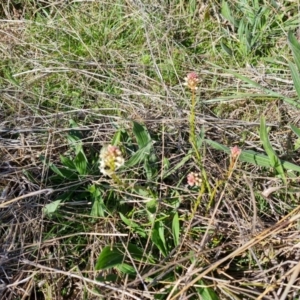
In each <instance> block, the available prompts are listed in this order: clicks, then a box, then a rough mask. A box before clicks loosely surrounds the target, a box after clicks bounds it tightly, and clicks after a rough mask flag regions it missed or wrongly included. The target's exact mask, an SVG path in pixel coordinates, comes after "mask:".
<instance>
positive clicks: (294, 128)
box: [290, 124, 300, 138]
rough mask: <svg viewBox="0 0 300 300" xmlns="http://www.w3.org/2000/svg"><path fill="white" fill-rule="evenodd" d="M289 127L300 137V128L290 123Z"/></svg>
mask: <svg viewBox="0 0 300 300" xmlns="http://www.w3.org/2000/svg"><path fill="white" fill-rule="evenodd" d="M290 127H291V129H292V130H293V132H294V133H295V134H296V135H297V136H298V138H300V129H299V128H298V127H296V126H295V125H292V124H291V125H290Z"/></svg>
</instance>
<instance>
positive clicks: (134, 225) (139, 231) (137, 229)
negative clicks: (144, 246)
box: [119, 213, 147, 238]
mask: <svg viewBox="0 0 300 300" xmlns="http://www.w3.org/2000/svg"><path fill="white" fill-rule="evenodd" d="M119 215H120V217H121V219H122V221H123V222H124V223H125V224H126V225H127V226H128V227H129V228H130V229H131V230H132V231H133V232H136V233H137V234H138V235H140V236H141V237H143V238H145V237H147V233H146V231H145V230H144V229H143V228H142V227H141V226H140V225H138V224H137V223H135V222H133V221H132V220H129V219H128V218H126V217H125V216H124V215H123V214H122V213H119Z"/></svg>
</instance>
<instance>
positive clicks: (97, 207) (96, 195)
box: [88, 184, 106, 217]
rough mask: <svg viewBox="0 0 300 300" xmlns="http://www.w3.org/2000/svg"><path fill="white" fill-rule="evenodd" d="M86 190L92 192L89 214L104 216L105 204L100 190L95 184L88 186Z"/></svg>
mask: <svg viewBox="0 0 300 300" xmlns="http://www.w3.org/2000/svg"><path fill="white" fill-rule="evenodd" d="M88 191H89V192H90V193H91V194H92V201H93V205H92V209H91V216H93V217H104V216H105V210H106V207H105V204H104V201H103V198H102V192H101V190H100V189H99V188H98V187H97V186H96V185H94V184H93V185H91V186H89V187H88Z"/></svg>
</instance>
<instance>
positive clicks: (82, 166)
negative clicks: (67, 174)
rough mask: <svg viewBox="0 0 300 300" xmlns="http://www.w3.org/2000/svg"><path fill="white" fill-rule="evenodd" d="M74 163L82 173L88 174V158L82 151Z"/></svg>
mask: <svg viewBox="0 0 300 300" xmlns="http://www.w3.org/2000/svg"><path fill="white" fill-rule="evenodd" d="M74 165H75V167H76V170H77V172H78V173H79V174H80V175H85V174H87V158H86V157H85V155H84V153H83V152H82V151H80V152H78V154H77V155H76V157H75V159H74Z"/></svg>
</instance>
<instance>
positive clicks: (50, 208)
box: [43, 200, 62, 217]
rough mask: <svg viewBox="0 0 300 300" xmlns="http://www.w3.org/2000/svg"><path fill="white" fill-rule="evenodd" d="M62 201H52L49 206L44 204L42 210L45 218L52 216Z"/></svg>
mask: <svg viewBox="0 0 300 300" xmlns="http://www.w3.org/2000/svg"><path fill="white" fill-rule="evenodd" d="M61 201H62V200H56V201H53V202H51V203H49V204H46V205H45V207H44V208H43V213H44V214H45V215H46V216H48V217H49V216H50V215H51V214H53V213H54V212H56V210H57V209H58V207H59V204H60V203H61Z"/></svg>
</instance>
